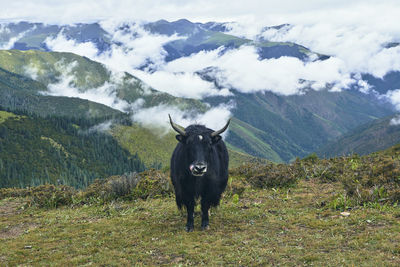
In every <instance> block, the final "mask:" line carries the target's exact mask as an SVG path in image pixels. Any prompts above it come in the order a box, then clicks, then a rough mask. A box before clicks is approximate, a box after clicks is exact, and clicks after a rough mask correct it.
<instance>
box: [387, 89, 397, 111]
mask: <svg viewBox="0 0 400 267" xmlns="http://www.w3.org/2000/svg"><path fill="white" fill-rule="evenodd" d="M384 97H385V98H386V99H389V101H390V102H391V103H392V104H393V105H394V106H395V107H396V109H397V110H400V89H396V90H391V91H388V92H387V93H386V94H385V95H384Z"/></svg>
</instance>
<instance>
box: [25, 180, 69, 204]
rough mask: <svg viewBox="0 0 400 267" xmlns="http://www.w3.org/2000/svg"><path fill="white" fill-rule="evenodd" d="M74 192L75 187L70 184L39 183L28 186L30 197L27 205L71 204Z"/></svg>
mask: <svg viewBox="0 0 400 267" xmlns="http://www.w3.org/2000/svg"><path fill="white" fill-rule="evenodd" d="M75 193H76V191H75V189H74V188H72V187H70V186H65V185H62V186H55V185H51V184H45V185H40V186H36V187H32V188H30V199H29V200H28V203H27V205H28V206H37V207H39V208H58V207H60V206H65V205H70V204H72V200H73V196H74V195H75Z"/></svg>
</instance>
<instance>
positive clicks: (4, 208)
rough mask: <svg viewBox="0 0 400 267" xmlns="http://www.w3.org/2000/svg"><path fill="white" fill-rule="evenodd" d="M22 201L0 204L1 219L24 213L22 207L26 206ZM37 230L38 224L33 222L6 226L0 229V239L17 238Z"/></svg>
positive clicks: (2, 202) (13, 200)
mask: <svg viewBox="0 0 400 267" xmlns="http://www.w3.org/2000/svg"><path fill="white" fill-rule="evenodd" d="M24 203H25V202H24V201H23V200H21V199H9V200H3V201H1V202H0V218H9V217H11V216H13V215H18V214H20V213H22V212H23V210H22V209H21V207H22V206H23V205H24ZM34 228H36V224H34V223H31V222H19V223H18V224H14V225H6V226H5V227H4V226H3V227H2V228H1V229H0V239H9V238H16V237H18V236H20V235H22V234H23V233H24V232H26V231H29V230H31V229H34Z"/></svg>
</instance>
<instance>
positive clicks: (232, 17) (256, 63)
mask: <svg viewBox="0 0 400 267" xmlns="http://www.w3.org/2000/svg"><path fill="white" fill-rule="evenodd" d="M0 5H1V7H2V8H1V9H0V21H20V20H28V21H34V22H45V23H51V24H71V23H78V22H94V21H96V22H97V21H100V22H101V25H102V26H103V28H105V29H106V30H107V31H108V32H109V33H110V35H111V36H112V39H113V40H114V41H116V42H120V43H123V44H124V45H123V47H117V46H114V47H113V48H112V50H111V52H110V53H108V54H103V55H99V54H98V53H97V52H98V51H97V49H96V47H95V46H94V45H93V44H91V43H79V44H78V43H75V42H74V40H67V39H66V38H65V37H64V36H63V35H62V34H60V35H59V36H57V37H56V38H53V39H48V40H47V45H48V47H50V48H52V49H53V50H54V51H69V52H73V53H76V54H79V55H83V56H87V57H89V58H91V59H93V60H96V61H99V62H102V63H104V64H106V65H107V66H108V67H109V68H110V69H112V70H113V71H115V72H117V71H128V72H130V73H132V74H134V75H136V76H137V77H139V78H140V79H142V80H143V81H144V82H146V83H147V84H149V85H150V86H152V87H154V88H155V89H157V90H160V91H164V92H168V93H170V94H172V95H175V96H179V97H190V98H196V99H202V98H204V97H206V96H210V95H222V96H229V95H231V91H230V88H232V87H233V88H235V89H238V90H239V91H242V92H246V93H251V92H259V91H265V90H269V91H272V92H274V93H278V94H283V95H291V94H298V93H300V92H301V88H302V86H303V84H301V83H300V82H299V81H300V80H309V81H312V82H311V83H310V84H309V85H310V86H311V87H312V88H313V89H315V90H319V89H322V88H325V86H326V84H327V83H329V84H333V90H338V91H339V90H342V89H346V88H349V86H351V85H354V84H358V85H360V89H361V90H364V91H368V89H369V87H368V84H366V83H365V82H364V81H362V80H360V79H359V78H357V77H359V76H360V75H359V74H361V73H370V74H372V75H374V76H375V77H378V78H382V77H383V76H384V75H385V74H386V73H388V72H390V71H400V47H393V48H388V49H387V48H384V46H385V44H387V43H390V42H400V19H399V15H398V14H400V2H399V0H386V1H385V0H381V1H377V0H369V1H368V0H353V1H349V0H336V1H330V0H329V1H328V0H307V1H305V0H303V1H289V0H280V1H271V0H266V1H265V0H264V1H262V0H247V1H233V0H219V1H215V0H194V1H183V0H169V1H163V0H155V1H149V0H147V1H146V0H138V1H126V0H122V1H111V0H87V1H82V0H80V1H78V0H70V1H63V2H61V1H49V0H47V1H46V0H37V1H27V0H21V1H7V2H6V1H4V0H0ZM182 18H186V19H189V20H191V21H192V22H208V21H218V22H230V24H229V25H230V27H231V32H230V33H231V34H233V35H237V36H241V37H246V38H249V39H255V38H256V37H257V36H260V34H261V36H263V37H264V38H266V39H268V40H271V41H277V42H281V41H282V42H295V43H298V44H300V45H303V46H305V47H307V48H309V49H311V50H312V51H315V52H318V53H321V54H326V55H330V56H332V57H331V58H330V59H328V60H325V61H312V60H310V61H306V62H303V61H301V60H299V59H296V58H291V57H282V58H279V59H268V60H267V59H265V60H261V59H259V57H258V54H257V51H256V49H255V48H254V47H251V46H245V47H241V48H239V49H237V50H233V51H229V52H227V53H224V54H223V55H221V53H219V52H220V51H218V50H214V51H209V52H199V53H198V54H193V55H191V56H189V57H185V58H180V59H177V60H175V61H172V62H169V63H167V62H165V61H164V58H165V51H164V50H163V48H162V46H163V44H165V43H167V42H169V41H171V40H175V39H179V38H182V37H179V36H169V37H168V36H160V35H153V34H149V33H148V32H146V31H144V29H143V28H141V27H140V24H131V25H130V27H131V29H132V32H136V33H137V35H136V37H135V38H132V36H131V35H126V34H124V33H123V32H121V31H118V25H119V23H120V22H122V21H136V22H137V21H142V22H143V21H144V22H145V21H156V20H159V19H166V20H169V21H173V20H178V19H182ZM283 23H289V24H291V26H290V27H288V28H284V29H282V30H273V29H270V30H267V31H262V29H263V27H265V26H272V25H279V24H283ZM127 51H128V52H127ZM149 60H150V61H151V62H153V65H154V66H153V71H151V72H149V71H143V70H141V69H139V67H140V66H141V65H142V64H143V63H144V62H147V61H149ZM238 62H240V64H237V63H238ZM209 66H213V67H216V68H217V69H218V72H216V73H214V74H213V75H214V76H215V78H216V80H217V81H218V82H219V84H220V85H221V86H222V87H223V89H222V90H220V89H218V90H217V88H215V86H214V84H213V83H210V82H206V81H204V80H202V79H201V78H200V77H199V76H198V75H197V74H196V72H197V71H199V70H202V69H204V68H206V67H209ZM354 74H356V75H354ZM69 79H71V78H70V77H69V76H68V75H65V79H64V80H63V81H62V82H60V83H59V84H54V85H51V86H50V87H49V89H50V91H51V93H52V94H54V95H68V94H71V96H77V95H78V96H80V97H83V98H85V97H86V98H87V99H91V100H97V101H98V102H101V103H106V104H107V103H111V104H110V105H111V106H112V105H114V106H113V107H116V108H119V109H123V108H124V106H126V103H124V102H121V101H115V99H113V98H114V97H115V95H113V94H112V93H108V92H109V87H107V86H105V87H103V88H96V90H94V91H93V93H90V92H89V93H88V94H86V95H82V94H79V92H78V90H76V88H70V87H68V86H67V85H68V84H69ZM99 92H100V93H99ZM399 92H400V88H399V90H394V91H392V92H388V93H387V94H386V96H384V97H386V98H388V99H389V100H390V101H391V102H392V103H393V104H394V105H395V107H397V108H398V109H399V110H400V93H399ZM99 96H104V97H105V98H104V99H103V97H102V99H99ZM107 97H109V98H110V99H107ZM116 103H117V104H116ZM115 105H117V106H115ZM218 108H219V109H217V111H219V113H220V114H224V116H223V118H227V117H229V116H230V113H229V112H226V111H227V110H228V111H229V110H231V109H232V108H234V105H227V106H224V107H218ZM168 109H170V111H171V112H173V111H174V110H173V108H171V107H159V108H154V109H153V110H151V112H153V113H154V112H164V113H165V111H166V110H168ZM147 113H148V112H147ZM147 113H146V112H142V113H138V114H137V115H136V119H137V120H140V118H142V116H144V115H145V114H147ZM175 114H176V115H177V117H178V118H177V120H178V122H179V121H181V122H183V121H184V118H183V117H182V116H179V112H178V111H176V110H175ZM211 117H213V116H211ZM214 117H215V116H214ZM223 118H222V119H220V118H219V117H218V120H219V121H223ZM196 119H198V120H201V118H196ZM143 121H145V120H144V119H143ZM222 123H223V122H222Z"/></svg>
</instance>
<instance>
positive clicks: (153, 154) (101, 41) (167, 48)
mask: <svg viewBox="0 0 400 267" xmlns="http://www.w3.org/2000/svg"><path fill="white" fill-rule="evenodd" d="M284 26H285V25H280V26H275V27H277V28H279V27H284ZM141 27H142V28H143V29H144V30H145V31H146V32H147V33H148V34H152V35H156V36H167V37H168V38H172V39H171V40H170V41H167V42H166V43H165V44H163V46H162V49H163V51H164V52H163V53H164V54H163V56H164V60H165V62H173V61H174V60H177V59H181V58H186V57H190V56H191V55H193V54H196V53H198V52H200V51H215V50H216V49H218V50H219V53H227V52H228V51H233V50H235V49H239V48H240V47H243V46H252V47H255V48H256V51H257V53H258V56H259V59H260V60H263V59H278V58H282V57H288V58H296V59H299V60H302V61H304V62H306V61H309V60H314V61H324V60H328V59H329V58H330V56H329V55H323V54H320V53H318V52H317V51H316V52H314V51H311V50H310V49H308V48H306V47H304V46H301V45H298V44H295V43H289V42H271V41H268V40H266V39H264V38H262V37H257V38H256V39H247V38H244V37H242V36H236V35H232V34H231V33H230V26H229V23H215V22H209V23H192V22H190V21H188V20H184V19H182V20H178V21H174V22H168V21H166V20H160V21H156V22H151V23H145V24H143V25H141ZM117 29H118V31H122V32H124V34H127V35H128V36H130V38H132V39H135V36H136V34H138V33H137V32H134V31H132V24H129V23H125V24H124V23H121V24H119V25H118V27H117ZM60 34H62V35H63V36H64V37H65V38H66V40H72V41H73V42H75V43H78V44H79V43H81V44H83V43H91V44H93V45H94V46H95V47H96V48H97V51H98V54H106V53H108V52H109V51H110V50H111V49H112V48H113V47H115V46H117V47H118V46H121V47H123V45H124V44H122V43H118V41H116V39H115V38H113V37H112V35H111V33H110V31H109V29H108V28H107V27H105V26H104V25H103V24H102V23H88V24H83V23H81V24H75V25H49V24H43V23H30V22H19V23H3V24H2V25H1V27H0V47H2V48H3V50H1V51H0V106H1V107H3V109H7V110H8V111H7V112H9V113H10V112H11V113H12V114H14V113H15V112H16V113H18V112H20V111H21V110H23V111H24V112H25V113H27V114H25V113H24V114H25V115H24V116H30V115H29V114H32V116H33V117H32V118H31V120H37V121H38V123H39V121H40V123H43V122H42V121H41V119H40V118H43V117H48V116H56V117H62V118H70V119H74V120H83V119H86V120H89V121H90V120H97V121H96V122H97V124H102V123H105V122H111V125H112V126H110V127H108V128H107V129H106V130H105V132H106V133H108V134H110V136H111V138H112V140H115V141H116V143H117V144H118V146H119V149H121V151H124V152H123V153H128V154H125V157H128V158H129V157H133V156H136V157H137V159H138V160H140V161H141V162H142V163H143V165H144V166H145V167H157V168H160V167H163V166H167V165H168V158H169V154H170V152H171V151H172V149H173V146H174V143H175V141H174V135H173V134H171V133H169V134H165V133H164V132H163V131H162V130H160V129H157V125H155V130H154V129H152V128H151V127H150V128H148V127H145V126H144V125H143V124H141V123H136V122H134V123H131V122H130V123H121V121H122V122H124V121H125V122H126V121H130V120H131V118H132V116H133V117H134V116H135V114H136V113H137V112H138V111H139V110H141V109H149V108H155V107H160V106H163V107H164V106H167V107H174V108H176V109H177V110H179V111H181V112H183V113H186V114H188V116H189V115H190V114H204V113H205V112H207V111H209V110H211V109H213V108H216V107H219V106H221V105H226V104H227V103H230V104H231V106H233V108H231V109H230V112H231V114H232V116H233V119H232V123H231V126H230V130H229V133H228V135H227V137H226V141H227V144H228V147H229V149H230V153H231V155H232V158H235V162H236V163H235V164H239V163H240V162H241V161H243V160H256V158H262V159H268V160H271V161H274V162H289V161H291V160H293V159H295V158H296V157H304V156H306V155H308V154H310V153H312V152H315V151H320V152H318V153H319V154H320V155H329V156H330V155H338V154H341V153H348V152H359V150H357V148H358V147H362V146H363V145H360V144H357V145H356V146H353V145H350V143H357V142H358V143H360V142H361V143H363V140H364V139H363V138H361V137H360V135H363V136H364V134H365V132H368V131H370V130H369V129H378V128H379V129H380V128H382V127H383V125H388V124H389V119H388V118H389V117H390V118H392V117H393V115H394V114H395V112H396V111H395V108H394V107H393V106H392V105H391V104H389V103H388V102H385V101H384V100H383V99H382V98H381V97H379V96H377V94H375V93H365V92H361V91H359V90H358V89H357V88H356V87H351V88H348V89H343V90H339V91H337V90H336V91H335V90H332V86H331V85H329V84H327V85H326V87H325V88H324V89H321V90H314V89H313V88H312V87H311V86H307V85H306V86H304V88H303V89H302V92H301V93H299V94H292V95H284V94H278V93H274V92H272V91H268V90H265V91H256V92H247V93H246V92H243V91H240V90H238V89H237V88H234V87H231V88H229V91H230V94H228V95H209V96H206V97H203V98H202V99H192V98H187V97H185V98H184V97H178V96H173V95H171V94H169V93H166V92H161V91H159V90H157V89H156V88H152V87H151V86H149V85H148V84H146V83H145V82H144V81H143V80H141V79H140V78H138V77H137V76H135V75H134V74H133V73H129V72H128V71H115V70H111V69H110V68H109V67H108V66H107V65H105V64H102V63H99V62H96V61H94V60H91V59H89V58H87V57H85V56H82V55H77V54H73V53H68V52H54V51H51V48H50V47H49V46H48V45H47V41H48V40H50V39H52V38H53V39H54V38H57V36H59V35H60ZM174 37H176V38H174ZM153 63H154V62H151V60H150V61H145V63H144V64H141V65H140V66H139V67H138V68H139V69H141V70H146V71H148V72H149V73H151V72H152V71H154V70H152V65H153ZM238 64H240V62H238ZM215 73H216V71H215V69H213V68H205V69H203V70H201V71H198V72H196V75H197V77H200V78H201V79H202V80H203V81H207V82H210V83H213V84H214V86H215V88H217V89H218V90H223V89H224V87H225V85H224V84H221V83H220V80H219V79H218V77H216V76H215ZM362 78H363V79H364V80H366V81H367V82H368V83H369V84H370V86H371V88H372V89H373V90H374V91H375V92H377V93H379V94H385V93H386V92H388V90H393V89H397V88H399V87H400V86H399V85H400V73H398V72H390V73H388V74H386V75H385V76H384V77H382V78H377V77H374V76H372V75H370V74H363V76H362ZM65 88H67V89H68V90H69V91H65ZM87 95H90V96H91V98H90V99H91V100H86V99H83V98H85V97H87ZM93 95H95V96H96V97H95V98H94V96H93ZM110 99H111V100H112V101H110ZM37 116H38V117H37ZM163 116H165V121H166V119H167V113H166V114H163ZM382 118H383V119H382ZM4 123H5V122H3V124H4ZM69 124H71V125H73V124H76V123H74V122H70V123H69ZM0 125H1V122H0ZM76 125H79V124H76ZM362 125H363V126H362ZM377 125H378V126H377ZM91 126H95V125H91ZM385 129H386V128H385ZM387 129H390V130H387V131H381V132H380V134H381V136H386V135H387V134H393V131H394V130H392V129H394V128H390V127H387ZM352 131H355V132H356V133H357V134H355V132H354V133H353V132H352ZM346 134H347V135H346ZM349 135H352V136H353V137H351V138H350V139H349ZM371 136H373V134H372V135H371ZM45 137H46V136H45ZM49 138H53V137H49ZM338 138H339V139H338ZM340 138H345V139H340ZM346 138H347V139H346ZM1 140H2V141H4V140H3V139H1ZM334 140H339V141H338V142H339V143H340V144H341V146H342V147H346V148H348V150H346V151H345V150H343V149H339V146H338V145H337V144H338V143H335V144H334V145H332V144H333V143H330V142H333V141H334ZM390 140H392V141H391V142H389V143H390V144H389V143H387V146H389V145H391V144H394V143H396V142H398V141H399V140H398V137H397V135H393V138H391V139H390ZM56 143H58V141H57V140H56ZM160 144H163V145H160ZM326 145H328V146H326ZM324 146H326V147H324ZM364 147H368V145H364ZM383 148H386V147H385V145H382V146H376V147H375V148H373V149H372V150H374V149H383ZM361 150H362V152H361V153H368V152H372V151H370V150H371V149H370V150H368V149H366V148H363V149H361ZM107 153H108V152H107ZM121 153H122V152H121ZM255 157H256V158H255ZM3 165H4V164H3ZM38 166H39V165H38ZM82 168H83V167H82ZM124 171H126V170H124ZM57 175H58V174H57ZM98 175H99V177H104V175H106V174H104V173H101V174H100V173H99V174H98ZM94 176H95V174H91V176H90V177H91V179H94ZM54 177H55V176H54Z"/></svg>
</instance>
